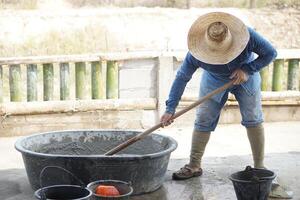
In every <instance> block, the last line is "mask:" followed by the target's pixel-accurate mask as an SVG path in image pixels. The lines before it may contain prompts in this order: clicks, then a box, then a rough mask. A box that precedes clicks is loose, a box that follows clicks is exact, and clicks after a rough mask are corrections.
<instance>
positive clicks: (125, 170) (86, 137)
mask: <svg viewBox="0 0 300 200" xmlns="http://www.w3.org/2000/svg"><path fill="white" fill-rule="evenodd" d="M138 133H140V132H136V131H117V130H79V131H56V132H47V133H41V134H36V135H31V136H27V137H24V138H22V139H19V140H18V141H17V142H16V144H15V148H16V149H17V150H18V151H20V152H21V153H22V156H23V161H24V164H25V168H26V172H27V176H28V179H29V182H30V184H31V186H32V188H33V189H34V190H36V189H38V188H40V187H41V186H40V181H39V174H40V172H41V170H42V169H43V168H44V167H46V166H60V167H63V168H65V169H67V170H69V171H70V172H72V173H73V174H74V175H76V176H77V177H78V178H79V179H81V180H82V181H83V182H84V183H85V184H88V183H90V182H93V181H96V180H121V181H125V182H131V183H132V186H133V189H134V192H133V194H142V193H148V192H152V191H154V190H156V189H158V188H159V187H160V186H161V185H162V183H163V181H164V175H165V173H166V170H167V166H168V162H169V158H170V154H171V152H172V151H174V150H175V149H176V147H177V143H176V141H175V140H174V139H172V138H170V137H166V136H162V135H158V134H151V135H149V136H147V137H146V138H144V139H143V140H140V141H138V142H137V143H135V144H133V145H132V146H130V147H128V148H127V149H124V150H123V151H121V152H119V153H118V154H116V155H113V156H104V155H103V154H104V153H105V152H106V151H107V150H109V149H111V148H112V147H115V146H116V145H117V144H119V143H122V142H124V141H125V140H127V139H129V138H131V137H133V136H135V135H136V134H138ZM62 183H66V184H76V181H74V180H71V179H70V177H68V176H66V175H64V174H62V173H61V172H58V171H51V172H49V173H48V175H47V176H46V177H44V178H43V183H42V184H43V186H48V185H53V184H62Z"/></svg>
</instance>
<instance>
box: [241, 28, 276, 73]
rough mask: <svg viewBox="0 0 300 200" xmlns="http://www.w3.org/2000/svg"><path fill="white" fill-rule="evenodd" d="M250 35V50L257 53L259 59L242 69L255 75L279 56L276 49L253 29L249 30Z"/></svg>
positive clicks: (243, 66)
mask: <svg viewBox="0 0 300 200" xmlns="http://www.w3.org/2000/svg"><path fill="white" fill-rule="evenodd" d="M248 30H249V33H250V40H249V43H248V45H249V48H250V49H249V50H250V51H252V52H254V53H256V54H257V55H258V57H257V58H256V59H255V60H253V61H252V62H250V63H246V64H243V65H242V66H241V69H243V70H245V71H246V72H248V74H251V75H252V74H253V73H254V72H258V71H260V70H261V69H262V68H263V67H265V66H267V65H268V64H270V63H271V62H272V61H273V60H274V59H275V58H276V56H277V52H276V50H275V49H274V47H273V46H272V45H271V44H270V42H268V41H267V40H266V39H264V38H263V37H262V36H261V35H259V34H258V33H257V32H255V31H254V30H253V29H251V28H248Z"/></svg>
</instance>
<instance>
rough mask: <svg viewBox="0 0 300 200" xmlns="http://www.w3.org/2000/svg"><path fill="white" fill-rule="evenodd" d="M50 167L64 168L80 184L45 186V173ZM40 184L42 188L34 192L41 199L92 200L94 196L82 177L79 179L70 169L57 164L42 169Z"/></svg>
mask: <svg viewBox="0 0 300 200" xmlns="http://www.w3.org/2000/svg"><path fill="white" fill-rule="evenodd" d="M48 169H60V170H63V171H65V172H67V173H68V174H70V175H71V176H72V177H73V178H75V179H76V180H77V181H78V182H79V183H80V185H51V186H46V187H44V186H43V177H44V175H45V171H46V170H48ZM40 185H41V188H40V189H38V190H37V191H35V193H34V196H35V197H36V198H37V199H40V200H62V199H68V200H90V199H91V196H92V191H91V190H89V189H88V188H86V187H85V185H84V183H83V182H82V181H81V180H80V179H78V178H77V177H76V176H75V175H74V174H72V173H71V172H69V171H68V170H66V169H64V168H61V167H57V166H48V167H45V168H44V169H43V170H42V172H41V174H40Z"/></svg>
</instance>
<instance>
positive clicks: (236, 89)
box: [194, 77, 263, 132]
mask: <svg viewBox="0 0 300 200" xmlns="http://www.w3.org/2000/svg"><path fill="white" fill-rule="evenodd" d="M250 78H251V77H250ZM206 81H207V79H206V78H202V81H201V85H200V97H201V96H204V95H206V94H207V87H209V85H207V84H208V83H207V82H206ZM208 82H209V81H208ZM229 92H230V93H232V94H234V96H235V98H236V100H237V101H238V103H239V107H240V112H241V115H242V122H241V123H242V125H244V126H245V127H254V126H257V125H259V124H261V123H262V122H263V113H262V106H261V91H260V88H258V89H257V90H256V91H255V92H253V93H249V92H247V91H246V90H245V88H244V87H242V85H236V86H233V87H232V88H229V89H228V90H226V91H225V92H224V93H221V95H222V96H218V95H216V97H215V98H211V99H209V100H207V101H205V102H203V103H202V104H200V105H199V106H198V108H197V112H196V120H195V124H194V128H195V130H197V131H205V132H208V131H214V130H215V128H216V126H217V124H218V121H219V117H220V113H221V110H222V108H223V107H224V104H225V103H226V101H227V99H228V94H229Z"/></svg>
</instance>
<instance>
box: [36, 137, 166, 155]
mask: <svg viewBox="0 0 300 200" xmlns="http://www.w3.org/2000/svg"><path fill="white" fill-rule="evenodd" d="M120 143H121V141H117V140H111V141H110V140H109V141H108V140H106V141H101V140H94V141H89V142H84V140H82V139H81V140H79V141H78V140H77V141H52V142H51V143H48V144H44V145H41V146H40V147H39V148H37V149H36V152H39V153H45V154H56V155H58V154H60V155H102V154H104V153H106V152H107V151H108V150H110V149H112V148H114V147H116V146H117V145H118V144H120ZM167 148H168V144H167V143H165V144H164V143H162V144H161V143H159V142H157V141H155V140H153V139H151V138H146V139H143V140H140V141H138V142H136V143H135V144H133V145H131V146H129V147H127V148H126V149H124V150H122V151H120V152H119V153H118V154H133V155H145V154H152V153H157V152H161V151H163V150H165V149H167Z"/></svg>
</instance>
